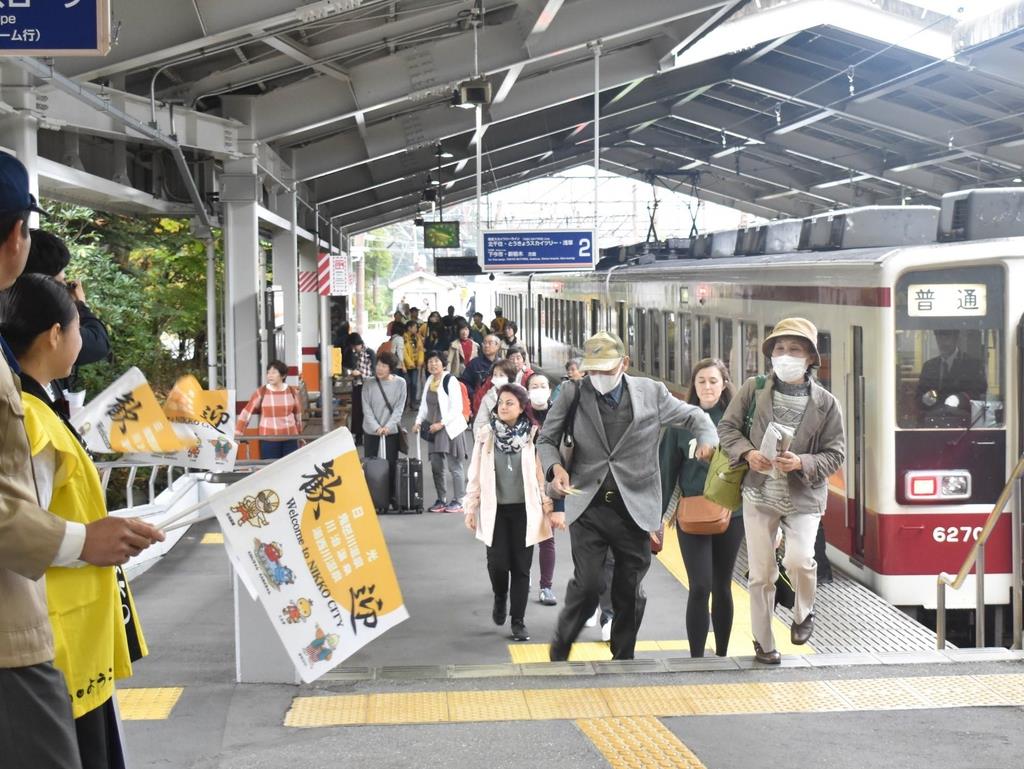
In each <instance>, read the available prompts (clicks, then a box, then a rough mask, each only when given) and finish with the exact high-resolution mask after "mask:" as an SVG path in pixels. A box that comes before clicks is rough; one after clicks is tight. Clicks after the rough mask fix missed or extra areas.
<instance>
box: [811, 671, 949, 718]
mask: <svg viewBox="0 0 1024 769" xmlns="http://www.w3.org/2000/svg"><path fill="white" fill-rule="evenodd" d="M951 678H952V677H951ZM828 685H829V686H830V687H831V688H832V689H834V690H835V691H837V692H838V693H839V695H840V696H841V697H842V698H843V699H844V700H846V701H847V702H849V703H850V706H851V709H852V710H902V709H907V708H924V707H928V702H927V700H925V699H924V697H922V696H920V695H918V694H917V693H915V692H914V691H912V690H911V689H909V688H907V687H906V686H905V685H904V683H903V681H902V680H901V679H898V678H856V679H851V680H848V681H829V682H828Z"/></svg>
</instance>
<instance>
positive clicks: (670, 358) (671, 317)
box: [663, 312, 679, 382]
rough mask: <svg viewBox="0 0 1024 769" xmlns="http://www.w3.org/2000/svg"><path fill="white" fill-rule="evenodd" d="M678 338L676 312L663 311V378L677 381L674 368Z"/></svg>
mask: <svg viewBox="0 0 1024 769" xmlns="http://www.w3.org/2000/svg"><path fill="white" fill-rule="evenodd" d="M678 343H679V338H678V336H676V314H675V313H674V312H666V313H665V373H664V376H663V379H665V380H667V381H669V382H678V381H679V377H678V373H679V372H678V371H677V370H676V357H677V355H676V352H677V345H678Z"/></svg>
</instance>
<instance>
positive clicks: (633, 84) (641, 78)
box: [605, 77, 647, 107]
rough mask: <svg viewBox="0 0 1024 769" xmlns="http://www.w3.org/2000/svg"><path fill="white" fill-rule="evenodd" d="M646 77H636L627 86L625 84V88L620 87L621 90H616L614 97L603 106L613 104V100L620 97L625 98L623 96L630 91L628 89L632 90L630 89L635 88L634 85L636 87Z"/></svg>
mask: <svg viewBox="0 0 1024 769" xmlns="http://www.w3.org/2000/svg"><path fill="white" fill-rule="evenodd" d="M646 79H647V78H643V77H638V78H637V79H636V80H634V81H633V82H632V83H630V84H629V85H627V86H626V87H625V88H623V89H622V90H621V91H619V92H618V93H617V94H615V98H614V99H612V100H611V101H610V102H608V104H606V105H605V106H606V107H610V106H611V105H612V104H614V103H615V102H617V101H619V100H620V99H625V98H626V96H628V95H629V92H630V91H632V90H633V89H634V88H636V87H637V86H638V85H640V84H641V83H642V82H644V80H646Z"/></svg>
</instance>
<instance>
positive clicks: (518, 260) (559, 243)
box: [483, 230, 595, 272]
mask: <svg viewBox="0 0 1024 769" xmlns="http://www.w3.org/2000/svg"><path fill="white" fill-rule="evenodd" d="M483 254H484V263H483V268H484V270H495V271H498V270H526V271H530V272H534V271H539V270H589V269H593V267H594V263H595V257H594V233H593V231H591V230H544V231H537V232H498V231H495V230H488V231H485V232H484V234H483Z"/></svg>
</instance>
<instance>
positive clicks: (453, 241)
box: [423, 222, 459, 248]
mask: <svg viewBox="0 0 1024 769" xmlns="http://www.w3.org/2000/svg"><path fill="white" fill-rule="evenodd" d="M423 247H424V248H458V247H459V223H458V222H424V223H423Z"/></svg>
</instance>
